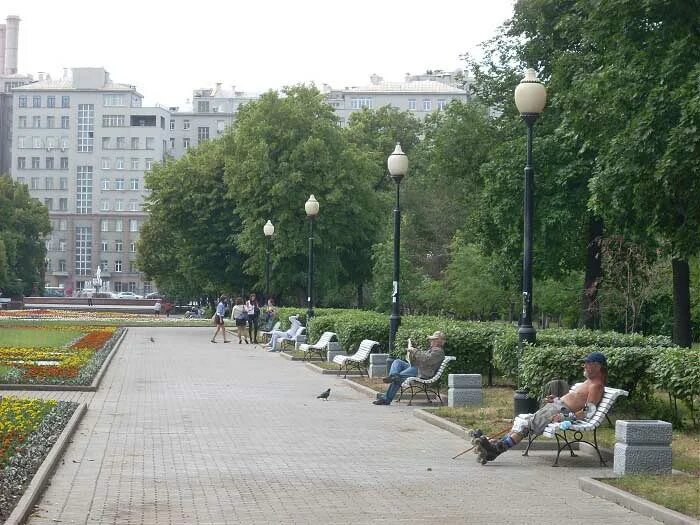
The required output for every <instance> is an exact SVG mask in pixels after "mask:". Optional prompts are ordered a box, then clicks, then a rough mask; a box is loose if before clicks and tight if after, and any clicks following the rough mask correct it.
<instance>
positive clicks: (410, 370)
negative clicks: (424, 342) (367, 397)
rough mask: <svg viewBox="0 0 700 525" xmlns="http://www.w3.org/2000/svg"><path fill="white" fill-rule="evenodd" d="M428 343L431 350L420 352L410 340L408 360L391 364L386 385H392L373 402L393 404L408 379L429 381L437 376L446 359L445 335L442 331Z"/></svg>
mask: <svg viewBox="0 0 700 525" xmlns="http://www.w3.org/2000/svg"><path fill="white" fill-rule="evenodd" d="M428 341H430V348H428V349H427V350H418V349H417V348H413V347H412V346H411V340H410V339H409V340H408V351H407V352H406V357H407V358H408V360H407V361H404V360H403V359H395V360H394V362H393V363H392V364H391V370H390V371H389V375H388V376H387V377H385V378H384V382H385V383H390V385H389V388H388V389H387V391H386V393H385V394H384V395H383V396H382V397H380V398H379V399H377V400H376V401H373V403H374V404H375V405H389V404H391V401H392V400H393V399H394V396H395V395H396V392H398V391H399V389H400V388H401V383H403V381H404V380H405V379H406V378H407V377H421V378H423V379H428V378H430V377H433V376H434V375H435V372H437V370H438V368H440V364H441V363H442V360H443V359H444V358H445V351H444V350H443V349H442V347H443V346H444V344H445V334H444V333H442V332H440V331H438V332H435V333H434V334H433V335H429V336H428Z"/></svg>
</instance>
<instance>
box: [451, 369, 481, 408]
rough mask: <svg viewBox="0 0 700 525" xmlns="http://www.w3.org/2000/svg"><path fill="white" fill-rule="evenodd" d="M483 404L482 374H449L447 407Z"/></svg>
mask: <svg viewBox="0 0 700 525" xmlns="http://www.w3.org/2000/svg"><path fill="white" fill-rule="evenodd" d="M482 402H483V393H482V390H481V374H449V375H448V376H447V406H450V407H463V406H467V405H480V404H481V403H482Z"/></svg>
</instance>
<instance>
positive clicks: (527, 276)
mask: <svg viewBox="0 0 700 525" xmlns="http://www.w3.org/2000/svg"><path fill="white" fill-rule="evenodd" d="M546 102H547V91H546V89H545V87H544V86H543V85H542V83H541V82H540V81H539V80H537V73H536V72H535V70H534V69H528V70H527V71H526V72H525V78H523V80H521V81H520V84H518V86H517V87H516V88H515V105H516V107H517V108H518V111H519V112H520V116H521V117H522V119H523V120H524V121H525V124H526V125H527V163H526V165H525V195H524V206H523V208H524V217H523V281H522V291H523V294H522V295H523V309H522V314H521V316H520V322H519V323H518V350H519V353H520V355H522V352H523V350H524V349H525V344H526V343H531V344H534V343H535V340H536V332H535V327H534V326H532V217H533V214H534V209H533V198H534V192H535V189H534V182H535V180H534V179H535V168H534V166H533V163H532V132H533V127H534V125H535V121H536V120H537V118H538V117H539V116H540V113H542V110H543V109H544V106H545V104H546ZM523 394H524V392H522V391H519V392H516V394H515V407H514V412H515V414H518V413H523V412H530V410H529V409H528V408H526V407H527V402H528V401H529V400H527V399H526V396H523ZM519 401H522V402H523V403H526V405H525V406H523V404H521V403H519ZM529 408H533V407H529Z"/></svg>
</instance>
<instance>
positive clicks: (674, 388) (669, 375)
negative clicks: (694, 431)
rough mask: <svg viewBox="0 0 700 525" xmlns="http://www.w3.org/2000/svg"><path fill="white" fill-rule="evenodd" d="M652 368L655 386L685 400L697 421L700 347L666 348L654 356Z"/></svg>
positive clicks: (699, 394) (699, 393)
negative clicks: (696, 405) (696, 407)
mask: <svg viewBox="0 0 700 525" xmlns="http://www.w3.org/2000/svg"><path fill="white" fill-rule="evenodd" d="M652 370H653V375H654V383H655V386H656V387H657V388H661V389H663V390H665V391H666V392H668V393H669V394H671V395H672V396H674V397H676V398H678V399H680V400H682V401H684V402H685V403H686V404H687V405H688V408H690V412H691V417H692V419H693V420H694V422H696V421H697V416H696V414H695V402H696V401H697V399H698V398H700V348H669V349H666V350H665V351H664V352H662V353H659V354H658V355H655V356H654V359H653V363H652ZM696 424H697V423H696Z"/></svg>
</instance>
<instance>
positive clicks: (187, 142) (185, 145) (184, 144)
mask: <svg viewBox="0 0 700 525" xmlns="http://www.w3.org/2000/svg"><path fill="white" fill-rule="evenodd" d="M182 147H183V148H185V149H189V147H190V139H189V138H188V137H185V138H184V139H182Z"/></svg>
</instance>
